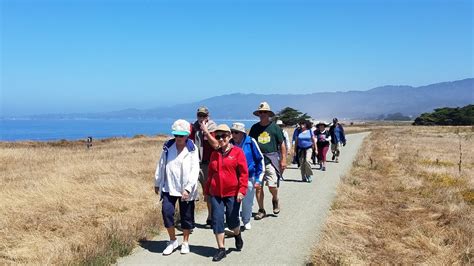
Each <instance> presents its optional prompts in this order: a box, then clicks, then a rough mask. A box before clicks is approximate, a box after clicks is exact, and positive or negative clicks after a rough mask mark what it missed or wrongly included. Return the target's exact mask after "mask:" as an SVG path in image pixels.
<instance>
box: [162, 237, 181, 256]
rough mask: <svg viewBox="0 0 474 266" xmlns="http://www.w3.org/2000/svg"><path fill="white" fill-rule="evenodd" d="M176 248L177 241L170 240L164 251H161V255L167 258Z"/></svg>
mask: <svg viewBox="0 0 474 266" xmlns="http://www.w3.org/2000/svg"><path fill="white" fill-rule="evenodd" d="M177 248H178V239H176V240H170V241H168V244H167V245H166V248H165V250H163V255H165V256H167V255H169V254H171V253H173V251H174V250H175V249H177Z"/></svg>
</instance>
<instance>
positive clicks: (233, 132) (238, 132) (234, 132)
mask: <svg viewBox="0 0 474 266" xmlns="http://www.w3.org/2000/svg"><path fill="white" fill-rule="evenodd" d="M240 133H242V132H240V131H232V134H240Z"/></svg>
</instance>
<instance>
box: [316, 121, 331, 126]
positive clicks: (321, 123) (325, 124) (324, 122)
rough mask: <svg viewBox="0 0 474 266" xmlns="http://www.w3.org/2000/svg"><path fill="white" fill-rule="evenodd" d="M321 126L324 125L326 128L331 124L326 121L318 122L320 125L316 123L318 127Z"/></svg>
mask: <svg viewBox="0 0 474 266" xmlns="http://www.w3.org/2000/svg"><path fill="white" fill-rule="evenodd" d="M319 125H323V126H325V127H327V126H329V124H328V123H327V122H326V121H318V123H316V126H319Z"/></svg>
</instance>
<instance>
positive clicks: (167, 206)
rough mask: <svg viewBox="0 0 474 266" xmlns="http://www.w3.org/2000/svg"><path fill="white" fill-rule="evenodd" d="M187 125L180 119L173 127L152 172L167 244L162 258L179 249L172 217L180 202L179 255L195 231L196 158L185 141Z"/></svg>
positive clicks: (197, 156)
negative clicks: (181, 240) (166, 234)
mask: <svg viewBox="0 0 474 266" xmlns="http://www.w3.org/2000/svg"><path fill="white" fill-rule="evenodd" d="M190 126H191V125H190V124H189V122H187V121H185V120H182V119H179V120H176V121H175V122H174V123H173V125H172V127H171V128H172V132H171V133H172V134H173V135H174V138H173V139H170V140H168V141H167V142H165V144H164V145H163V152H162V153H161V158H160V160H159V162H158V165H157V167H156V172H155V193H156V194H159V195H160V200H162V204H161V208H162V209H161V213H162V215H163V223H164V225H165V227H166V230H167V231H168V235H169V237H170V241H169V242H168V244H167V245H166V248H165V250H164V251H163V255H170V254H171V253H173V252H174V251H175V250H176V249H177V248H178V246H179V244H178V240H177V239H176V231H175V225H174V214H175V207H176V202H179V213H180V217H181V228H182V229H183V242H182V244H181V254H187V253H189V234H190V233H191V230H192V229H193V228H194V201H195V200H196V199H197V197H198V191H197V181H198V176H199V154H198V151H197V147H196V145H194V143H193V142H192V141H191V140H189V139H188V136H189V134H190Z"/></svg>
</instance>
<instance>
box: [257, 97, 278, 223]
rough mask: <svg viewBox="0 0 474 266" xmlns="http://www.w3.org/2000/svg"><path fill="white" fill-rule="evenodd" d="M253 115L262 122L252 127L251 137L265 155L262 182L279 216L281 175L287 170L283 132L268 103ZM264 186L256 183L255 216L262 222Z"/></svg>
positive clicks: (275, 212) (264, 214) (260, 106)
mask: <svg viewBox="0 0 474 266" xmlns="http://www.w3.org/2000/svg"><path fill="white" fill-rule="evenodd" d="M253 114H254V115H255V116H258V117H259V118H260V122H258V123H256V124H254V125H253V126H252V128H251V129H250V132H249V136H250V137H252V138H254V139H255V140H256V141H257V143H258V146H259V148H260V150H261V151H262V153H263V155H264V156H263V157H264V161H265V171H264V177H263V180H262V182H265V185H267V186H268V188H269V190H270V193H271V194H272V205H273V213H274V214H278V213H280V202H279V199H278V187H279V185H280V178H281V175H282V174H283V171H284V170H285V168H286V147H285V143H284V137H283V132H282V130H281V128H280V127H279V126H277V125H276V124H275V123H274V122H272V120H271V117H273V116H275V113H274V112H273V111H272V110H271V109H270V105H269V104H268V103H267V102H262V103H260V105H259V107H258V109H257V110H256V111H255V112H253ZM262 184H263V183H262ZM262 184H260V183H256V185H257V189H256V193H257V203H258V208H259V210H258V213H257V214H256V215H255V220H260V219H262V218H263V217H265V216H266V212H265V208H264V204H263V199H264V192H263V188H262V186H261V185H262Z"/></svg>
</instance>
